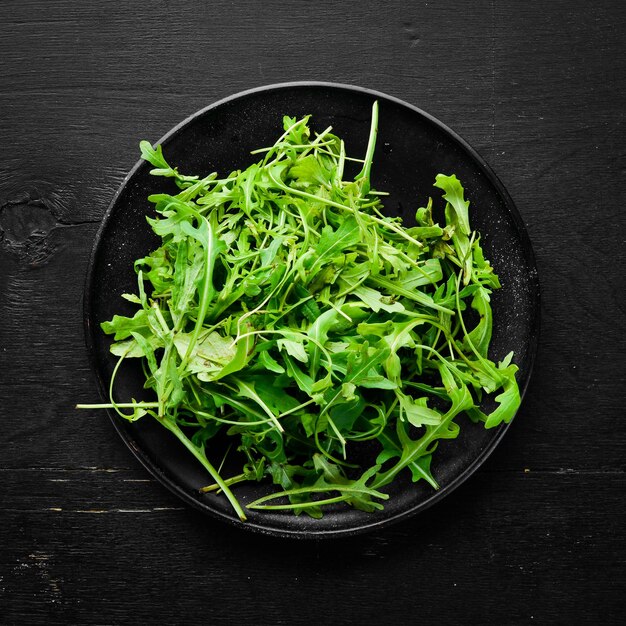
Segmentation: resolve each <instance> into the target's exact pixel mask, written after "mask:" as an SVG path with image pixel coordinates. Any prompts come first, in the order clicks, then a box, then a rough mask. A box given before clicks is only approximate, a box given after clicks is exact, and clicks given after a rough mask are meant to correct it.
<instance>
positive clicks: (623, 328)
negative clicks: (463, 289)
mask: <svg viewBox="0 0 626 626" xmlns="http://www.w3.org/2000/svg"><path fill="white" fill-rule="evenodd" d="M625 26H626V5H625V4H624V3H623V2H621V1H618V0H613V1H612V0H604V1H599V2H594V3H587V2H571V1H567V2H566V1H561V0H558V1H555V2H550V3H539V2H530V3H528V2H527V3H521V2H517V1H516V0H500V1H499V2H496V1H495V0H492V1H491V2H470V1H466V0H455V1H449V2H434V1H431V2H407V1H406V0H405V1H396V0H389V1H388V2H385V3H375V2H356V1H352V0H349V1H344V2H342V3H336V2H328V1H326V0H320V2H318V3H308V2H279V1H277V0H266V1H265V2H264V3H262V4H261V3H247V2H239V3H234V2H224V1H222V0H216V1H214V2H210V3H208V2H207V3H203V2H186V1H179V2H168V1H167V0H162V1H160V2H149V3H145V2H142V3H139V2H136V3H135V2H133V3H131V2H119V1H114V2H95V1H93V0H84V1H83V2H71V1H70V0H63V1H58V2H44V1H42V0H20V1H10V0H9V1H5V2H3V3H2V4H0V148H1V149H0V293H1V299H0V355H1V360H0V394H1V396H0V400H1V404H0V406H1V407H2V435H1V436H0V476H1V477H2V480H1V485H2V487H1V493H2V498H1V501H0V623H2V624H40V623H41V624H44V623H45V624H52V623H62V624H79V623H80V624H145V623H163V624H191V623H207V624H238V625H239V624H290V625H291V624H310V623H330V624H370V623H371V624H404V623H416V624H417V623H420V624H429V623H432V624H453V623H454V624H486V623H489V624H498V625H501V624H531V623H536V624H599V623H603V624H617V623H622V622H621V619H622V618H623V611H624V608H626V607H625V602H624V592H625V590H624V576H625V568H624V561H625V551H624V542H623V539H624V521H625V519H624V510H625V507H624V501H623V494H624V487H625V483H626V480H625V474H624V469H625V460H624V459H625V454H624V453H625V450H626V437H625V433H626V427H625V426H624V419H625V418H626V409H625V408H624V407H625V406H626V359H625V357H624V353H625V351H626V340H625V337H626V320H625V309H624V303H625V298H624V293H625V291H626V289H625V288H626V281H625V280H624V266H625V265H626V245H625V243H626V241H625V236H626V235H625V234H626V217H625V216H626V210H625V209H624V203H625V200H626V198H625V194H624V186H625V184H626V161H625V160H624V139H625V134H624V121H625V118H624V110H625V106H626V97H625V93H626V92H625V91H624V79H625V78H626V71H625V67H626V66H625V61H624V59H625V53H626V45H625V43H624V32H625V31H624V27H625ZM303 79H311V80H330V81H337V82H344V83H352V84H358V85H362V86H365V87H370V88H373V89H378V90H381V91H384V92H387V93H389V94H391V95H394V96H397V97H400V98H402V99H404V100H407V101H408V102H410V103H412V104H415V105H417V106H419V107H421V108H423V109H425V110H426V111H428V112H430V113H432V114H433V115H435V116H437V117H438V118H440V119H441V120H442V121H444V122H445V123H447V124H448V125H449V126H451V127H452V128H454V129H455V130H456V131H457V132H459V133H460V134H461V135H462V136H463V137H464V138H466V139H467V140H468V141H469V142H470V143H471V144H472V145H473V146H474V147H475V148H476V149H477V150H478V151H479V152H480V153H481V154H482V155H483V156H484V157H485V158H486V159H487V161H488V162H489V163H490V164H491V166H492V167H493V168H494V169H495V171H496V173H497V174H498V175H499V177H500V178H501V179H502V181H503V182H504V184H505V185H506V187H507V188H508V190H509V191H510V193H511V195H512V196H513V198H514V200H515V201H516V203H517V205H518V208H519V210H520V212H521V214H522V217H523V219H524V221H525V223H526V225H527V228H528V230H529V233H530V236H531V239H532V241H533V245H534V248H535V252H536V255H537V261H538V267H539V273H540V280H541V285H542V332H541V340H540V348H539V353H538V357H537V361H536V366H535V373H534V376H533V379H532V381H531V385H530V388H529V390H528V393H527V395H526V398H525V401H524V404H523V407H522V409H521V411H520V412H519V414H518V416H517V418H516V420H515V422H514V424H513V426H512V428H511V429H510V431H509V433H508V434H507V436H506V437H505V439H504V440H503V442H502V443H501V445H500V446H499V448H498V450H497V451H496V452H495V454H494V455H493V456H492V457H491V458H490V459H489V460H488V462H487V463H486V464H485V465H484V466H483V467H482V468H481V469H480V470H479V472H478V473H477V474H476V475H475V476H474V477H472V478H471V479H470V480H469V481H468V482H467V483H465V484H464V485H463V486H462V487H461V488H460V489H458V490H457V491H456V492H454V493H453V494H452V495H450V496H449V497H448V498H446V499H445V500H444V501H442V502H441V503H439V504H438V505H436V506H435V507H434V508H432V509H430V510H428V511H427V512H426V513H424V514H422V515H420V516H418V517H415V518H413V519H410V520H408V521H405V522H404V523H400V524H398V525H396V526H394V527H391V528H389V529H386V530H382V531H379V532H374V533H372V534H369V535H364V536H359V537H355V538H352V539H342V540H338V541H327V542H321V543H319V542H318V543H315V542H295V541H290V540H278V539H271V538H264V537H261V536H256V535H253V534H251V533H246V532H243V531H241V530H237V529H235V528H231V527H228V526H225V525H223V524H222V523H219V522H217V521H214V520H212V519H208V518H206V517H204V516H203V515H202V514H200V513H198V512H197V511H195V510H192V509H190V508H188V507H187V506H185V505H183V504H181V502H179V501H178V500H177V499H176V498H175V497H174V496H172V495H171V494H170V493H169V492H168V491H166V490H165V489H164V488H163V487H162V486H161V485H160V484H159V483H157V482H155V481H154V480H153V479H152V478H151V477H150V476H149V475H148V473H147V472H146V471H145V470H144V469H143V468H142V467H141V466H140V465H139V464H138V462H137V461H136V460H135V459H134V457H132V456H131V454H130V453H129V452H128V450H127V449H126V447H125V446H124V445H123V444H122V442H121V440H120V439H119V437H118V436H117V434H116V433H115V431H114V430H113V428H112V426H111V423H110V421H109V419H108V417H106V415H105V414H104V413H99V412H95V411H90V412H80V413H79V412H77V411H75V410H74V404H75V403H76V402H79V401H83V402H87V401H94V400H96V393H97V392H96V385H95V381H94V379H93V377H92V373H91V371H90V367H89V364H88V360H87V353H86V349H85V346H84V339H83V329H82V308H81V307H82V295H83V284H84V277H85V274H86V270H87V264H88V260H89V255H90V251H91V247H92V244H93V240H94V236H95V234H96V231H97V229H98V225H99V223H100V221H101V219H102V217H103V215H104V212H105V211H106V209H107V206H108V204H109V202H110V200H111V198H112V195H113V193H114V192H115V190H116V189H117V187H118V186H119V184H120V183H121V182H122V180H123V178H124V176H125V174H126V172H127V171H128V170H129V169H130V167H131V166H132V165H133V163H134V162H135V161H136V159H137V158H138V146H137V144H138V141H139V139H141V138H149V139H152V140H156V139H157V138H158V137H160V136H161V135H163V134H164V133H165V131H167V130H168V129H169V128H171V127H172V126H173V125H175V124H176V123H178V122H179V121H180V120H181V119H183V118H184V117H186V116H187V115H189V114H191V113H192V112H194V111H195V110H197V109H199V108H201V107H203V106H205V105H207V104H209V103H211V102H214V101H215V100H217V99H219V98H222V97H225V96H227V95H230V94H232V93H235V92H237V91H240V90H243V89H247V88H249V87H254V86H258V85H263V84H268V83H275V82H282V81H288V80H303Z"/></svg>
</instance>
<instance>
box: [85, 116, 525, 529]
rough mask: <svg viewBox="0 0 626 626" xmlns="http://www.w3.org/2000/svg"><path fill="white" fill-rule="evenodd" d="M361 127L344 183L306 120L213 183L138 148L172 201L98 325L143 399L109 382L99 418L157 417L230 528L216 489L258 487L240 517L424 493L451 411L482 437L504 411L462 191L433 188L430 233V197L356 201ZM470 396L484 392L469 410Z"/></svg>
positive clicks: (368, 504)
mask: <svg viewBox="0 0 626 626" xmlns="http://www.w3.org/2000/svg"><path fill="white" fill-rule="evenodd" d="M377 118H378V108H377V106H376V105H375V106H374V108H373V114H372V128H371V132H370V137H369V143H368V148H367V153H366V155H365V158H364V159H363V160H362V161H359V164H360V165H361V166H362V167H361V169H360V172H359V173H358V175H356V177H354V178H353V180H344V169H345V166H346V164H347V162H348V161H357V160H356V159H349V158H348V157H347V156H346V153H345V148H344V143H343V141H342V140H341V139H340V138H339V137H337V136H335V135H334V134H332V132H331V128H327V129H326V130H324V131H323V132H321V133H312V132H311V129H310V127H309V118H308V117H305V118H303V119H300V120H296V119H293V118H290V117H285V118H284V120H283V126H284V133H283V134H282V135H281V136H280V137H279V139H278V140H277V141H276V143H275V144H274V145H273V146H271V147H270V148H264V149H261V150H257V151H255V153H254V154H258V155H260V156H259V158H260V159H261V160H259V161H258V162H257V163H255V164H253V165H251V166H250V167H248V168H247V169H245V170H243V171H236V172H233V173H231V174H230V175H228V176H226V177H225V178H219V177H218V175H217V174H215V173H213V174H210V175H209V176H206V177H204V178H199V177H196V176H186V175H182V174H180V173H179V172H178V171H177V169H176V168H173V167H171V166H170V165H169V164H168V163H167V161H166V160H165V158H164V156H163V154H162V151H161V147H160V146H158V147H157V148H156V149H154V148H152V147H151V146H150V145H149V144H148V142H142V143H141V151H142V156H143V158H144V159H145V160H146V161H148V162H150V163H151V164H152V165H153V166H154V168H155V169H153V170H152V174H154V175H156V176H165V177H168V178H171V179H173V180H174V182H175V183H176V185H177V186H178V188H179V189H180V192H179V193H177V194H176V195H169V194H164V193H161V194H156V195H153V196H150V198H149V199H150V201H151V202H152V203H154V205H155V211H156V215H157V217H155V218H148V222H149V223H150V226H151V227H152V229H153V230H154V232H155V233H156V234H157V235H158V236H159V237H160V238H161V239H162V245H161V246H160V247H159V248H157V249H156V250H154V251H153V252H151V253H150V254H149V255H148V256H146V257H145V258H142V259H139V260H137V261H136V263H135V270H136V272H137V275H138V292H137V294H126V295H124V297H125V298H126V299H127V300H130V301H131V302H133V303H136V304H137V305H138V310H137V312H136V313H135V315H134V316H133V317H125V316H117V315H116V316H115V317H113V319H112V320H111V321H108V322H105V323H103V324H102V328H103V330H104V331H105V332H106V333H109V334H112V335H114V340H115V343H113V345H112V347H111V351H112V352H113V354H115V355H117V356H119V358H120V360H119V363H121V362H122V361H123V360H124V359H127V358H142V359H143V363H144V368H145V374H146V383H145V386H146V388H148V389H151V390H153V391H154V393H155V395H156V400H154V401H149V402H148V401H135V400H133V401H131V402H127V403H117V402H115V400H114V398H113V383H114V378H115V377H113V380H112V381H111V404H109V405H99V406H109V407H111V406H112V407H114V408H116V410H118V412H119V413H120V415H122V416H123V417H125V418H126V419H129V420H137V419H139V418H142V417H143V416H145V415H149V416H151V417H152V418H154V419H156V420H158V421H159V422H160V423H161V424H162V425H163V426H165V427H166V428H167V429H169V430H170V431H171V432H172V433H173V434H174V435H176V437H178V439H179V440H180V441H181V442H182V443H183V444H184V445H185V446H186V447H187V448H188V450H189V451H190V452H191V453H192V454H193V455H195V457H196V458H197V459H198V460H199V461H200V462H201V463H202V464H203V465H204V467H205V468H206V469H207V470H208V472H209V474H210V475H211V477H212V479H211V481H212V482H211V484H209V485H207V487H205V488H204V489H203V491H217V492H221V493H223V494H224V495H225V496H226V497H227V498H228V499H229V500H230V502H231V503H232V506H233V508H234V510H235V511H236V512H237V514H238V515H239V517H240V518H241V519H242V520H244V519H245V513H244V510H243V507H242V505H241V504H240V502H239V501H238V500H237V498H236V497H235V495H234V493H233V490H232V487H233V486H234V485H235V484H236V483H240V482H243V481H260V480H268V479H269V480H270V481H271V482H273V483H274V484H275V485H276V486H277V488H274V489H273V490H272V489H268V495H266V496H264V497H262V498H260V499H258V500H256V501H255V502H251V503H248V504H247V508H248V509H265V510H267V509H270V510H281V509H288V510H291V511H294V512H296V513H300V512H306V513H307V514H309V515H311V516H313V517H320V516H321V515H322V510H323V508H324V506H326V505H330V504H333V503H338V502H343V503H347V504H349V505H351V506H353V507H355V508H357V509H360V510H363V511H373V510H376V509H381V508H382V504H381V501H382V500H385V499H387V498H388V495H387V494H386V493H385V492H384V491H382V490H381V489H382V488H383V487H385V486H386V485H389V484H390V483H391V482H392V481H393V480H394V479H395V477H396V476H397V475H398V474H400V473H401V472H409V473H410V476H411V477H412V480H413V481H419V480H425V481H427V482H428V483H430V485H432V487H433V488H435V489H436V488H438V485H437V482H436V480H435V478H434V477H433V475H432V474H431V471H430V463H431V457H432V455H433V453H434V452H435V450H436V448H437V445H438V441H439V440H440V439H451V438H454V437H456V436H457V435H458V433H459V425H458V424H457V423H456V422H455V418H457V416H459V415H460V414H466V415H467V416H469V418H471V419H472V420H474V421H482V422H484V424H485V426H486V427H487V428H491V427H494V426H496V425H498V424H500V423H501V422H508V421H509V420H511V419H512V417H513V415H514V414H515V412H516V410H517V408H518V406H519V402H520V395H519V390H518V386H517V383H516V380H515V372H516V371H517V367H516V366H515V365H513V364H511V356H512V355H508V356H507V357H506V358H505V359H504V361H502V362H500V363H498V364H496V363H494V362H492V361H491V360H490V359H489V356H488V349H489V343H490V339H491V333H492V312H491V307H490V301H489V294H490V293H491V291H492V290H493V289H495V288H498V287H499V286H500V285H499V282H498V278H497V276H496V275H495V274H494V272H493V270H492V268H491V266H490V265H489V263H488V261H487V260H486V259H485V258H484V256H483V252H482V250H481V247H480V239H479V237H478V235H477V234H476V232H474V231H472V229H471V227H470V220H469V213H468V207H469V203H468V202H467V201H466V200H465V199H464V190H463V187H462V186H461V183H460V182H459V180H458V179H457V178H456V177H455V176H454V175H451V176H447V175H443V174H439V175H438V176H437V177H436V181H435V183H434V185H435V187H437V188H439V189H441V190H442V191H443V200H442V202H445V208H444V209H443V211H444V213H445V223H444V224H438V223H435V221H434V220H433V215H432V202H431V201H429V202H428V205H427V206H426V207H423V208H420V209H418V210H417V212H416V216H415V217H416V226H413V227H410V228H407V227H405V226H403V224H402V221H401V219H400V218H397V217H396V218H394V217H389V216H386V215H385V214H384V211H383V206H382V204H381V199H380V198H381V196H382V195H384V194H382V193H377V192H375V191H372V190H371V189H370V170H371V167H372V160H373V154H374V146H375V141H376V133H377ZM353 167H354V166H353ZM357 167H359V166H357ZM469 308H471V309H473V311H469V310H468V309H469ZM464 314H465V319H464ZM470 320H471V323H470ZM468 326H470V327H468ZM119 363H118V366H119ZM116 371H117V368H116ZM483 394H494V396H495V401H496V405H495V406H496V408H495V410H494V411H493V412H491V413H490V414H489V415H485V414H484V413H483V412H482V411H481V409H480V408H479V404H480V403H481V402H482V400H483ZM496 394H497V395H496ZM91 406H93V405H91ZM218 433H221V434H224V433H225V434H226V435H227V437H228V439H230V440H232V442H233V443H232V445H231V446H229V447H228V449H229V450H230V454H233V455H238V456H239V457H241V459H242V463H241V465H242V467H241V472H240V473H238V474H237V475H233V476H227V477H224V476H222V475H221V473H220V471H218V469H216V466H217V464H219V463H220V461H223V458H222V457H223V455H224V446H223V444H221V445H219V446H215V449H214V448H213V447H212V443H213V442H214V441H215V439H214V438H215V437H216V435H218ZM364 459H369V461H367V462H364ZM208 482H210V481H208V480H207V483H208ZM268 482H269V481H268Z"/></svg>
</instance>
